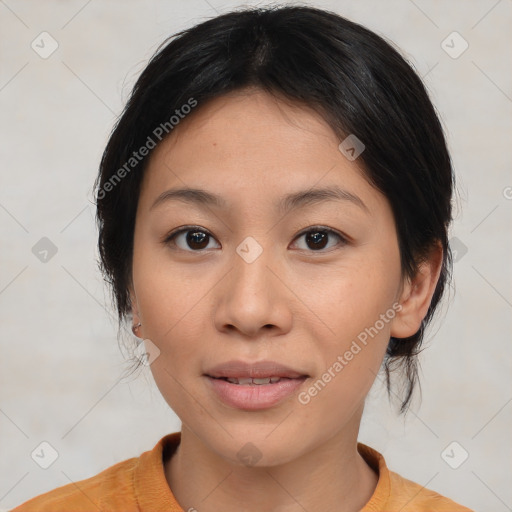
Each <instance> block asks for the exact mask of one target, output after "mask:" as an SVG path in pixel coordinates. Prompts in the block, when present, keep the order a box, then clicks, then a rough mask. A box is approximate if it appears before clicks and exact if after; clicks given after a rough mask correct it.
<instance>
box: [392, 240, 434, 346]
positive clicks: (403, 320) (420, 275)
mask: <svg viewBox="0 0 512 512" xmlns="http://www.w3.org/2000/svg"><path fill="white" fill-rule="evenodd" d="M442 263H443V248H442V246H441V244H440V243H438V244H436V245H435V246H434V247H433V248H432V249H431V251H430V253H429V255H428V257H427V258H426V259H425V260H424V261H423V262H422V263H420V264H419V266H418V269H417V271H416V274H415V275H414V277H412V278H407V279H406V281H405V283H404V286H403V289H402V292H401V294H400V299H399V303H400V305H401V309H400V311H399V312H398V313H397V315H396V316H395V318H394V319H393V322H392V324H391V336H392V337H394V338H408V337H409V336H413V335H414V334H415V333H416V332H418V330H419V329H420V327H421V322H422V321H423V319H424V318H425V316H426V314H427V312H428V308H429V307H430V303H431V301H432V297H433V295H434V292H435V289H436V286H437V282H438V280H439V275H440V273H441V267H442Z"/></svg>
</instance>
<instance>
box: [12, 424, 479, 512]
mask: <svg viewBox="0 0 512 512" xmlns="http://www.w3.org/2000/svg"><path fill="white" fill-rule="evenodd" d="M180 436H181V434H180V432H175V433H173V434H168V435H166V436H164V437H163V438H162V439H160V441H158V443H157V444H156V446H155V447H154V448H153V449H152V450H150V451H147V452H144V453H143V454H142V455H141V456H140V457H134V458H131V459H128V460H125V461H123V462H119V463H117V464H114V465H113V466H111V467H109V468H107V469H105V470H104V471H102V472H101V473H98V474H97V475H95V476H93V477H91V478H87V479H85V480H80V481H78V482H75V483H71V484H67V485H64V486H62V487H59V488H57V489H54V490H53V491H49V492H47V493H45V494H41V495H40V496H36V497H35V498H32V499H31V500H29V501H26V502H25V503H23V504H22V505H20V506H18V507H16V508H15V509H13V510H12V511H11V512H85V511H87V512H98V511H101V512H136V511H142V512H160V511H162V512H164V511H165V512H185V511H184V510H183V509H182V508H181V507H180V505H178V502H177V501H176V499H175V498H174V495H173V494H172V492H171V489H170V488H169V485H168V484H167V480H166V478H165V473H164V464H163V457H162V454H163V451H164V449H165V453H166V456H169V455H170V454H171V453H173V452H174V450H175V449H176V447H177V446H178V444H179V442H180ZM358 450H359V453H360V454H361V455H362V456H363V458H364V459H365V460H366V462H367V463H368V465H369V466H370V467H372V468H373V469H374V470H375V471H376V472H378V474H379V480H378V483H377V487H376V489H375V492H374V493H373V496H372V497H371V498H370V501H369V502H368V503H367V504H366V505H365V506H364V508H363V509H362V510H361V512H377V511H380V512H399V511H400V512H472V511H471V510H470V509H469V508H466V507H463V506H461V505H457V503H454V502H453V501H451V500H449V499H448V498H444V497H443V496H441V495H439V494H437V493H436V492H434V491H430V490H428V489H425V488H423V487H421V486H420V485H418V484H416V483H414V482H411V481H410V480H407V479H405V478H402V477H401V476H400V475H398V474H396V473H394V472H393V471H390V470H389V469H388V468H387V466H386V462H385V461H384V457H383V456H382V455H381V454H380V453H379V452H377V451H375V450H374V449H372V448H370V447H369V446H366V445H364V444H362V443H358Z"/></svg>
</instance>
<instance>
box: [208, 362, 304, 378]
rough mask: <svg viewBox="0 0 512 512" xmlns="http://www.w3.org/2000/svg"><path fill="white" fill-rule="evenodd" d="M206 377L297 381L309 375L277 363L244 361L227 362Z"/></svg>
mask: <svg viewBox="0 0 512 512" xmlns="http://www.w3.org/2000/svg"><path fill="white" fill-rule="evenodd" d="M205 375H207V376H209V377H215V378H223V377H224V378H253V379H264V378H267V377H286V378H288V379H297V378H299V377H307V374H305V373H304V372H300V371H297V370H294V369H292V368H290V367H288V366H285V365H282V364H280V363H277V362H276V361H258V362H254V363H246V362H244V361H226V362H225V363H221V364H218V365H216V366H214V367H213V368H210V369H209V370H208V371H206V372H205Z"/></svg>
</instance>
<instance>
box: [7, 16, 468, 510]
mask: <svg viewBox="0 0 512 512" xmlns="http://www.w3.org/2000/svg"><path fill="white" fill-rule="evenodd" d="M96 185H97V218H98V224H99V250H100V256H101V265H102V270H103V272H104V274H105V277H106V279H107V281H108V282H109V283H111V285H112V290H113V295H114V297H115V301H116V305H117V309H118V313H119V319H120V323H122V322H124V321H126V320H129V321H130V322H131V323H132V329H133V332H134V334H135V335H136V336H137V337H138V338H140V340H144V341H143V343H141V344H139V345H138V347H137V349H136V353H137V354H139V356H140V357H138V358H136V361H137V364H149V365H150V367H151V371H152V373H153V376H154V378H155V381H156V383H157V385H158V387H159V389H160V391H161V393H162V395H163V397H164V398H165V400H166V401H167V402H168V404H169V406H170V407H171V408H172V409H173V410H174V411H175V412H176V414H177V415H178V416H179V417H180V419H181V421H182V429H181V432H175V433H171V434H169V435H167V436H165V437H164V438H162V439H161V440H160V441H159V442H158V443H157V445H156V446H155V447H154V449H153V450H151V451H148V452H145V453H144V454H142V455H141V456H140V457H138V458H133V459H129V460H126V461H123V462H120V463H119V464H116V465H115V466H112V467H110V468H108V469H106V470H105V471H103V472H102V473H99V474H98V475H96V476H93V477H91V478H89V479H87V480H83V481H81V482H78V483H76V485H75V484H70V485H67V486H64V487H61V488H59V489H55V490H53V491H50V492H49V493H46V494H44V495H41V496H39V497H36V498H33V499H32V500H30V501H28V502H26V503H25V504H23V505H21V506H20V507H18V508H17V509H15V510H16V511H32V510H38V511H39V510H48V511H49V510H52V511H58V510H62V511H64V510H74V511H78V510H119V511H120V510H123V511H128V510H130V511H131V510H144V511H146V510H147V511H157V510H167V511H181V510H188V511H193V510H197V511H199V512H209V511H218V510H223V511H231V510H241V509H242V508H243V509H244V510H250V511H253V510H254V511H256V510H258V511H259V510H276V511H277V510H283V511H284V510H286V511H295V510H308V511H314V510H324V511H325V510H336V511H342V512H349V511H360V510H362V511H370V510H382V511H399V510H401V511H408V510H409V511H412V510H414V511H427V510H428V511H432V510H435V511H437V512H440V511H467V510H469V509H467V508H465V507H463V506H461V505H457V504H456V503H454V502H453V501H451V500H449V499H448V498H444V497H442V496H440V495H439V494H437V493H435V492H433V491H430V490H427V489H425V488H422V487H421V486H420V485H418V484H415V483H413V482H411V481H409V480H407V479H405V478H403V477H401V476H399V475H397V474H396V473H393V472H391V471H389V470H388V468H387V466H386V463H385V461H384V458H383V457H382V455H380V454H379V453H378V452H376V451H375V450H373V449H372V448H370V447H368V446H366V445H364V444H362V443H358V441H357V436H358V431H359V426H360V422H361V416H362V413H363V408H364V402H365V398H366V395H367V393H368V392H369V390H370V388H371V386H372V384H373V382H374V380H375V377H376V375H377V373H378V371H379V369H380V368H381V366H383V367H384V372H385V374H386V376H387V382H388V388H389V386H390V385H391V381H390V377H391V372H392V371H401V372H403V376H404V378H405V381H406V387H405V394H404V396H403V401H402V403H401V410H402V412H404V411H405V410H406V409H407V407H408V405H409V403H410V400H411V397H412V393H413V390H414V386H415V383H416V380H417V371H416V356H417V352H418V350H419V348H420V345H421V342H422V338H423V334H424V330H425V328H426V326H427V324H428V322H429V321H430V319H431V317H432V315H433V313H434V311H435V309H436V307H437V305H438V303H439V300H440V299H441V297H442V294H443V290H444V288H445V285H446V283H447V279H448V277H449V275H450V265H451V257H450V251H449V247H448V242H447V230H448V227H449V224H450V221H451V206H450V201H451V196H452V189H453V172H452V168H451V163H450V157H449V154H448V151H447V148H446V143H445V139H444V136H443V132H442V129H441V127H440V124H439V121H438V118H437V116H436V114H435V111H434V108H433V106H432V104H431V102H430V100H429V98H428V95H427V93H426V91H425V88H424V86H423V85H422V83H421V80H420V79H419V78H418V76H417V75H416V74H415V73H414V71H413V70H412V69H411V67H410V66H409V65H408V64H407V62H406V61H405V60H404V59H403V58H402V57H401V56H400V55H399V54H398V53H397V52H396V51H395V50H394V49H393V48H392V47H391V46H390V45H389V44H388V43H386V42H385V41H384V40H383V39H382V38H380V37H379V36H377V35H375V34H374V33H372V32H370V31H369V30H367V29H365V28H363V27H361V26H359V25H357V24H355V23H352V22H350V21H348V20H346V19H344V18H342V17H340V16H338V15H336V14H334V13H330V12H327V11H323V10H319V9H314V8H308V7H282V8H268V9H252V10H245V11H239V12H232V13H228V14H225V15H222V16H219V17H217V18H214V19H212V20H209V21H206V22H204V23H202V24H200V25H198V26H196V27H193V28H191V29H189V30H186V31H184V32H182V33H180V34H178V35H177V36H176V37H174V38H171V40H170V41H168V42H166V44H165V45H164V46H163V47H162V48H161V49H160V50H159V51H158V52H157V54H156V55H155V56H154V57H153V59H152V60H151V61H150V63H149V64H148V66H147V67H146V69H145V70H144V72H143V73H142V75H141V77H140V78H139V80H138V81H137V83H136V85H135V87H134V90H133V93H132V96H131V98H130V100H129V102H128V104H127V106H126V108H125V111H124V113H123V114H122V116H121V118H120V119H119V121H118V123H117V125H116V127H115V129H114V131H113V133H112V135H111V137H110V140H109V142H108V145H107V147H106V150H105V152H104V155H103V159H102V162H101V167H100V173H99V176H98V179H97V183H96Z"/></svg>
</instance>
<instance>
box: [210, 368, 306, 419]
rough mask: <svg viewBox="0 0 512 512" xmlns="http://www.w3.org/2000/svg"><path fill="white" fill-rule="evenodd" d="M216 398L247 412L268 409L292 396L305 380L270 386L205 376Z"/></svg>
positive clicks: (280, 382) (289, 380)
mask: <svg viewBox="0 0 512 512" xmlns="http://www.w3.org/2000/svg"><path fill="white" fill-rule="evenodd" d="M206 378H207V380H208V382H209V383H210V386H211V387H212V389H213V391H215V393H216V394H217V396H218V397H219V398H220V399H221V400H222V401H223V402H224V403H225V404H227V405H230V406H231V407H235V408H237V409H245V410H247V411H257V410H261V409H268V408H269V407H273V406H275V405H277V404H278V403H280V402H281V401H283V400H285V399H286V398H288V397H289V396H291V395H293V394H294V393H295V392H296V391H297V390H298V389H299V388H300V387H301V386H302V384H303V382H304V381H305V380H306V377H302V378H300V379H283V380H280V381H279V382H274V383H270V384H252V385H251V384H250V385H244V384H233V383H231V382H228V381H227V380H224V379H215V378H213V377H209V376H206Z"/></svg>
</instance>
